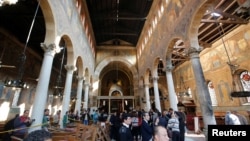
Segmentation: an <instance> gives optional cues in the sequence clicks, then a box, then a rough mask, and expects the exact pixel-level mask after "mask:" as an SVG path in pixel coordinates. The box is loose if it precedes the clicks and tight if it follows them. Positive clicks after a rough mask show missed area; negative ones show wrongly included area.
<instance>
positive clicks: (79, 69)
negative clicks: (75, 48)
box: [76, 56, 84, 77]
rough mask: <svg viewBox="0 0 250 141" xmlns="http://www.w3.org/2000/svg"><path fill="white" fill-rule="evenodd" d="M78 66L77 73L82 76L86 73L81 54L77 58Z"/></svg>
mask: <svg viewBox="0 0 250 141" xmlns="http://www.w3.org/2000/svg"><path fill="white" fill-rule="evenodd" d="M76 67H77V74H78V76H80V77H82V76H83V75H84V71H83V69H84V68H83V60H82V58H81V57H80V56H78V57H77V58H76Z"/></svg>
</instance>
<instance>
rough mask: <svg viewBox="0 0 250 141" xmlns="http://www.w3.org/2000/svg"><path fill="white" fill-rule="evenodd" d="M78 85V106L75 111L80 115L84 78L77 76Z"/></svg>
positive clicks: (76, 105)
mask: <svg viewBox="0 0 250 141" xmlns="http://www.w3.org/2000/svg"><path fill="white" fill-rule="evenodd" d="M77 80H78V84H77V96H76V104H75V111H78V113H80V111H81V103H82V85H83V77H82V76H77Z"/></svg>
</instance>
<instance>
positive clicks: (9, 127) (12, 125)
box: [3, 114, 19, 141]
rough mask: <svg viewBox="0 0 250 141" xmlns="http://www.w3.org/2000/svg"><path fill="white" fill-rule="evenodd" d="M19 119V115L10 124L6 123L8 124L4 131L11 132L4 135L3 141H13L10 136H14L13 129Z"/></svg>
mask: <svg viewBox="0 0 250 141" xmlns="http://www.w3.org/2000/svg"><path fill="white" fill-rule="evenodd" d="M18 117H19V114H16V115H15V117H14V118H12V119H10V120H9V121H8V122H6V124H5V125H4V131H10V132H7V133H5V134H4V135H3V141H11V138H10V136H11V135H12V134H13V131H12V130H13V129H14V128H15V127H14V121H15V119H16V118H18Z"/></svg>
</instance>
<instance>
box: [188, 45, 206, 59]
mask: <svg viewBox="0 0 250 141" xmlns="http://www.w3.org/2000/svg"><path fill="white" fill-rule="evenodd" d="M201 51H202V48H201V47H199V48H195V47H190V48H188V49H187V50H186V52H187V55H188V56H189V57H190V58H192V57H197V56H198V57H199V54H200V52H201Z"/></svg>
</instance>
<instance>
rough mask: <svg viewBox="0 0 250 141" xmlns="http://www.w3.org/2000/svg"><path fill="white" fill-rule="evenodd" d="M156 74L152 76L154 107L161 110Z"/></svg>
mask: <svg viewBox="0 0 250 141" xmlns="http://www.w3.org/2000/svg"><path fill="white" fill-rule="evenodd" d="M158 79H159V77H158V76H154V77H153V85H154V96H155V108H157V109H158V110H159V112H161V102H160V96H159V88H158Z"/></svg>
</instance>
